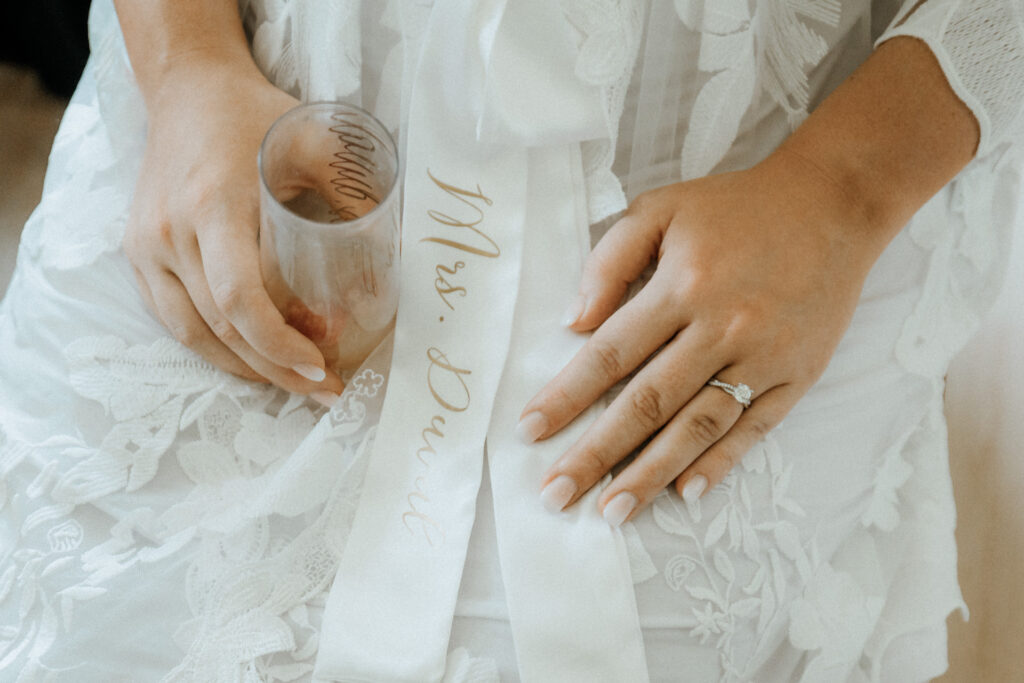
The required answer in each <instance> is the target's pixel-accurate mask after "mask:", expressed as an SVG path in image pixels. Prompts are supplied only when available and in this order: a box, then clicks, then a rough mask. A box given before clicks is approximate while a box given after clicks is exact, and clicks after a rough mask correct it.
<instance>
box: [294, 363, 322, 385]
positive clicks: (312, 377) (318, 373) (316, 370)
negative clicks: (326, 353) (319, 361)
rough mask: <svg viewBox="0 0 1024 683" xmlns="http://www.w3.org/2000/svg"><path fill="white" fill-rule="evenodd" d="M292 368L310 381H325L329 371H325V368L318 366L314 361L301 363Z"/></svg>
mask: <svg viewBox="0 0 1024 683" xmlns="http://www.w3.org/2000/svg"><path fill="white" fill-rule="evenodd" d="M292 370H294V371H295V372H297V373H299V374H300V375H302V376H303V377H305V378H306V379H308V380H309V381H310V382H323V381H324V379H326V378H327V373H326V372H324V369H323V368H321V367H317V366H316V365H313V364H312V363H299V364H298V365H296V366H295V367H293V368H292Z"/></svg>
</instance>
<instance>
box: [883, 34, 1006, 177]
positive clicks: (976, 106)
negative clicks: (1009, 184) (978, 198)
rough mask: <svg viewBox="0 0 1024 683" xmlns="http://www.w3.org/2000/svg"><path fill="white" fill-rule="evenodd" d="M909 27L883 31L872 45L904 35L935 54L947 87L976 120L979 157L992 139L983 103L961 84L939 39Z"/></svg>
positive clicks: (988, 150) (986, 151)
mask: <svg viewBox="0 0 1024 683" xmlns="http://www.w3.org/2000/svg"><path fill="white" fill-rule="evenodd" d="M909 29H910V27H907V26H901V27H897V28H894V29H892V30H889V31H886V32H885V33H883V34H882V35H881V36H880V37H879V38H878V40H876V41H875V44H874V47H875V48H876V49H877V48H878V46H879V45H881V44H882V43H884V42H886V41H888V40H892V39H893V38H898V37H900V36H906V37H908V38H917V39H918V40H920V41H922V42H923V43H924V44H925V45H927V46H928V49H929V50H931V52H932V55H934V56H935V59H936V61H938V63H939V68H940V69H942V73H943V75H945V77H946V82H947V83H948V84H949V87H950V88H952V90H953V93H954V94H955V95H956V96H957V97H958V98H959V99H960V101H961V102H963V103H964V105H966V106H967V108H968V109H970V110H971V113H972V114H973V115H974V119H975V120H976V121H977V122H978V149H977V151H976V152H975V155H974V156H975V158H976V159H978V158H981V157H983V156H985V155H986V154H988V152H990V151H991V150H990V148H989V147H990V143H991V140H992V122H991V121H990V120H989V116H988V112H987V111H986V110H985V107H984V105H982V103H981V102H980V101H979V100H978V98H977V97H975V96H974V95H973V94H972V93H971V91H970V90H969V89H968V88H967V86H965V85H964V84H963V82H962V81H961V80H960V77H959V74H958V72H957V69H956V66H955V65H954V64H953V60H952V58H951V57H950V56H949V53H948V52H946V50H945V49H943V47H942V45H941V42H940V40H939V39H938V38H937V37H935V36H932V35H928V34H924V33H915V32H914V31H913V30H909Z"/></svg>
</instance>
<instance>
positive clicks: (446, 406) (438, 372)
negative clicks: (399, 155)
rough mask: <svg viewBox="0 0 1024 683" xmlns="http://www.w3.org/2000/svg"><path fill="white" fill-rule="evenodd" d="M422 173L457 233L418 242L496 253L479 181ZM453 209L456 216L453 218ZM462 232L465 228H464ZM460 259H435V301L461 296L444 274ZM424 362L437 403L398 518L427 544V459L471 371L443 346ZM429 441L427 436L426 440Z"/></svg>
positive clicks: (437, 214)
mask: <svg viewBox="0 0 1024 683" xmlns="http://www.w3.org/2000/svg"><path fill="white" fill-rule="evenodd" d="M427 175H428V176H429V177H430V179H431V180H432V181H433V182H434V185H436V186H437V187H438V188H439V189H441V190H442V191H443V192H444V193H445V194H446V195H447V196H448V197H450V198H452V199H454V200H456V201H457V202H459V203H460V204H461V205H462V206H459V205H458V204H455V205H453V206H454V208H453V209H447V210H446V211H451V213H447V212H446V211H441V210H438V209H430V210H428V211H427V215H428V216H429V217H430V219H431V220H432V221H433V222H434V223H435V224H436V225H437V226H443V227H445V228H451V229H452V230H458V231H460V232H458V233H453V232H451V231H450V230H445V231H444V234H443V235H441V234H439V235H430V236H428V237H423V238H421V239H420V242H432V243H435V244H440V245H442V246H445V247H449V248H451V249H454V250H456V251H462V252H465V253H467V254H470V255H472V256H478V257H481V258H487V259H493V258H497V257H499V256H500V255H501V248H500V247H499V246H498V245H497V243H496V242H495V241H494V240H493V239H492V238H491V237H490V236H489V235H488V234H487V233H486V232H484V230H483V229H482V223H483V222H484V208H485V207H489V206H491V205H492V204H493V202H492V200H491V199H490V198H489V197H487V196H486V195H484V193H483V191H482V190H481V189H480V186H479V185H477V187H476V190H475V191H473V190H467V189H463V188H460V187H456V186H455V185H452V184H449V183H446V182H444V181H443V180H440V179H438V178H437V177H435V176H434V174H432V173H431V172H430V170H429V169H428V170H427ZM453 214H458V215H459V216H460V217H455V215H453ZM466 231H468V232H466ZM465 265H466V263H465V262H464V261H461V260H457V261H455V262H454V263H452V265H451V267H449V266H447V265H445V264H443V263H438V264H437V265H436V266H435V268H434V273H435V274H436V276H437V277H436V279H435V280H434V289H435V290H436V291H437V294H438V296H439V297H440V299H441V301H442V302H443V303H444V304H445V306H447V307H448V308H449V309H450V310H451V311H455V310H456V308H455V306H454V305H453V304H452V302H451V301H450V300H449V296H451V295H453V294H458V295H459V296H461V297H465V296H466V294H467V289H466V286H465V285H463V284H456V283H453V282H452V281H451V280H450V278H451V277H452V276H454V275H456V274H457V273H458V271H459V270H461V269H462V268H464V267H465ZM438 322H440V323H443V322H445V318H444V316H439V318H438ZM426 357H427V361H428V365H427V372H426V388H427V389H428V390H429V392H430V396H431V398H432V399H433V401H434V403H435V404H436V405H437V406H438V407H439V408H440V412H439V413H438V414H435V415H433V416H432V417H431V418H430V424H429V425H428V426H426V427H424V428H423V430H422V431H421V435H422V444H423V445H422V446H420V448H419V449H417V451H416V458H417V459H418V460H419V462H420V463H421V464H422V465H423V470H424V471H423V473H422V474H419V475H418V476H417V477H416V479H415V480H414V481H413V490H412V491H410V492H409V493H408V494H407V495H406V502H407V509H406V510H405V511H404V512H403V513H402V523H403V524H405V527H406V528H407V529H408V530H409V531H410V532H411V533H413V534H415V533H416V531H417V527H418V530H419V531H421V532H422V534H423V538H424V539H425V540H426V541H427V544H428V545H430V546H431V547H433V546H435V545H440V544H442V543H444V539H445V532H444V527H443V526H442V524H441V523H440V522H438V521H437V520H436V519H434V518H433V517H431V516H430V515H429V514H428V513H427V512H426V511H425V510H426V509H427V508H428V507H429V506H430V503H431V499H430V496H429V495H428V493H427V490H426V483H425V482H426V477H427V473H428V472H429V471H430V468H431V459H432V458H433V457H434V456H436V455H437V446H438V445H439V443H438V442H439V441H441V440H442V439H444V431H443V430H442V427H444V426H446V425H447V424H448V423H447V420H446V419H445V415H447V416H448V418H451V417H452V416H453V415H457V414H459V413H462V412H465V411H466V410H468V409H469V407H470V404H471V395H470V390H469V385H468V384H467V382H466V376H467V375H470V374H472V370H469V369H467V368H462V367H459V366H458V365H456V364H454V363H453V362H452V361H450V360H449V359H448V356H447V355H446V354H445V352H444V351H442V350H441V349H439V348H438V347H436V346H432V345H431V346H428V347H427V349H426ZM432 438H433V439H434V441H431V439H432Z"/></svg>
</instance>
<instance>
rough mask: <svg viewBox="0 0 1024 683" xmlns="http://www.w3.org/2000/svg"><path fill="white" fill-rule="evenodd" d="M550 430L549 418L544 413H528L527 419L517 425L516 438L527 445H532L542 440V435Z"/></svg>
mask: <svg viewBox="0 0 1024 683" xmlns="http://www.w3.org/2000/svg"><path fill="white" fill-rule="evenodd" d="M547 429H548V418H546V417H544V413H539V412H537V411H534V412H532V413H527V414H526V417H524V418H523V419H522V420H520V421H519V424H517V425H516V436H517V437H519V440H520V441H522V442H523V443H525V444H531V443H533V442H534V441H536V440H537V439H539V438H540V435H541V434H543V433H544V432H546V431H547Z"/></svg>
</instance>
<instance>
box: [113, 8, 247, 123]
mask: <svg viewBox="0 0 1024 683" xmlns="http://www.w3.org/2000/svg"><path fill="white" fill-rule="evenodd" d="M114 4H115V6H116V8H117V15H118V19H119V20H120V23H121V29H122V31H123V33H124V39H125V45H126V47H127V49H128V56H129V58H130V59H131V63H132V68H133V69H134V71H135V78H136V80H137V81H138V84H139V88H140V89H141V90H142V95H143V97H144V98H145V100H146V103H147V105H149V104H150V103H151V102H152V101H153V99H154V98H155V97H156V96H157V94H158V92H159V91H160V89H161V87H162V85H163V84H164V82H165V81H166V79H167V78H168V75H169V74H171V73H172V72H174V70H175V69H176V68H177V67H179V66H183V65H184V66H186V68H188V69H191V70H196V69H197V68H198V69H202V68H204V67H212V68H215V69H220V68H226V69H230V70H233V71H236V72H237V71H241V72H255V71H256V66H255V64H254V63H253V60H252V57H251V55H250V53H249V46H248V43H247V41H246V38H245V32H244V31H243V29H242V22H241V18H240V17H239V15H238V6H237V3H236V2H235V0H114Z"/></svg>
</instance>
